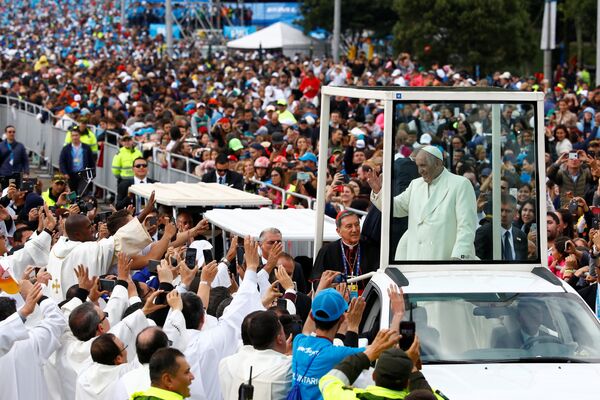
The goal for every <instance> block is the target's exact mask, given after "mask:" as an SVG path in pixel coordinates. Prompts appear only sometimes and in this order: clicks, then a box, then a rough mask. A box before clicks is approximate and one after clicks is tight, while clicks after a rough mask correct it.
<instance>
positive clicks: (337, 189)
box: [335, 185, 344, 193]
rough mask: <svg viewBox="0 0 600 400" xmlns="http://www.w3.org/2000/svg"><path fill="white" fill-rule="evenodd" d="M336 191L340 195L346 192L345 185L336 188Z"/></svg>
mask: <svg viewBox="0 0 600 400" xmlns="http://www.w3.org/2000/svg"><path fill="white" fill-rule="evenodd" d="M335 191H336V192H338V193H342V192H343V191H344V185H337V186H336V187H335Z"/></svg>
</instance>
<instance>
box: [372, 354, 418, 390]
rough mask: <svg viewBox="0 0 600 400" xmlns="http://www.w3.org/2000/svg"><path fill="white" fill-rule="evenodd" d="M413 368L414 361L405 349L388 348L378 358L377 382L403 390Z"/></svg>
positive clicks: (376, 368) (389, 387)
mask: <svg viewBox="0 0 600 400" xmlns="http://www.w3.org/2000/svg"><path fill="white" fill-rule="evenodd" d="M412 368H413V362H412V360H411V359H410V358H409V357H408V355H407V354H406V352H404V350H401V349H398V348H393V349H388V350H386V351H384V352H383V353H382V354H381V356H380V357H379V360H377V365H376V366H375V372H374V378H375V384H376V385H377V386H382V387H384V388H388V389H392V390H402V389H404V388H405V387H406V385H407V384H408V378H409V377H410V373H411V371H412Z"/></svg>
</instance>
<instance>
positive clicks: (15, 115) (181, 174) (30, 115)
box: [0, 96, 201, 195]
mask: <svg viewBox="0 0 600 400" xmlns="http://www.w3.org/2000/svg"><path fill="white" fill-rule="evenodd" d="M42 113H47V115H48V116H49V118H47V121H45V122H44V123H42V118H40V116H41V115H42ZM55 120H57V117H56V116H55V115H52V114H51V113H50V112H49V111H48V110H46V109H44V108H43V107H41V106H39V105H37V104H33V103H29V102H27V101H24V100H19V99H16V98H13V97H8V96H0V125H1V126H2V127H5V126H7V125H14V126H15V128H16V130H17V140H18V141H19V142H21V143H23V145H24V146H25V148H26V149H27V150H28V151H30V152H32V153H34V154H36V155H38V156H39V157H40V158H41V159H42V160H44V162H45V163H46V165H47V166H48V175H52V173H53V168H56V169H58V168H59V159H60V152H61V150H62V148H63V146H64V144H65V137H66V135H67V131H66V130H64V129H61V128H59V127H56V126H54V125H53V121H55ZM106 134H107V137H108V136H113V137H114V140H107V141H105V142H104V149H103V151H102V160H100V161H101V163H100V164H101V165H102V167H99V166H96V178H95V179H94V185H95V186H97V187H99V188H102V189H104V190H105V191H107V192H110V193H113V194H115V195H116V192H117V179H116V178H115V176H114V175H113V173H112V168H111V167H112V160H113V157H114V156H115V155H116V154H117V153H118V152H119V146H118V145H115V144H112V143H118V142H119V139H120V135H118V134H117V133H115V132H107V133H106ZM159 155H160V157H159ZM159 158H163V159H164V160H166V167H165V166H164V165H165V164H164V163H163V162H161V160H159ZM172 162H176V163H180V164H182V165H184V168H185V169H184V170H181V169H177V168H172ZM199 164H200V163H199V162H197V161H196V160H194V159H190V158H187V157H183V156H180V155H176V154H172V153H168V152H166V151H164V150H161V149H158V148H155V149H154V151H153V159H152V161H150V163H149V167H150V168H149V173H148V176H149V177H150V178H151V179H155V180H157V181H160V182H165V183H175V182H180V181H183V182H199V181H200V180H201V177H200V176H197V175H194V173H193V172H194V170H195V168H196V167H197V166H198V165H199Z"/></svg>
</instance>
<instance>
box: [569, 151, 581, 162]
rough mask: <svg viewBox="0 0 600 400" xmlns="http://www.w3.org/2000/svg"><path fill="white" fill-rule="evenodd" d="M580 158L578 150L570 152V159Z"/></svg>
mask: <svg viewBox="0 0 600 400" xmlns="http://www.w3.org/2000/svg"><path fill="white" fill-rule="evenodd" d="M578 158H579V155H578V154H577V152H575V151H570V152H569V160H577V159H578Z"/></svg>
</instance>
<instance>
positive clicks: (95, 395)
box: [75, 362, 135, 400]
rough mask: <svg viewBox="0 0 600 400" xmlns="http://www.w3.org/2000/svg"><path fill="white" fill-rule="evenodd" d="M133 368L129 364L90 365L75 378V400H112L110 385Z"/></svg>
mask: <svg viewBox="0 0 600 400" xmlns="http://www.w3.org/2000/svg"><path fill="white" fill-rule="evenodd" d="M133 368H135V366H134V365H132V364H130V363H125V364H121V365H104V364H98V363H96V362H94V363H92V364H91V365H90V366H89V367H88V368H87V369H86V370H85V371H83V372H82V373H81V374H80V375H79V377H78V378H77V387H76V392H75V399H76V400H113V399H114V398H113V397H111V395H112V392H111V388H112V385H113V384H114V383H115V382H116V381H118V380H119V378H121V377H122V376H123V375H125V373H126V372H128V371H131V370H132V369H133Z"/></svg>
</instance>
